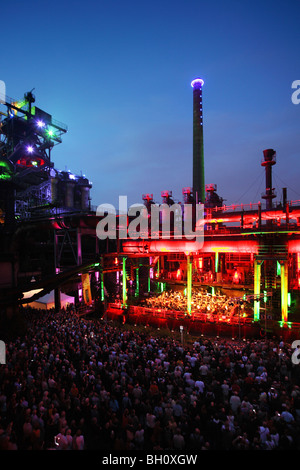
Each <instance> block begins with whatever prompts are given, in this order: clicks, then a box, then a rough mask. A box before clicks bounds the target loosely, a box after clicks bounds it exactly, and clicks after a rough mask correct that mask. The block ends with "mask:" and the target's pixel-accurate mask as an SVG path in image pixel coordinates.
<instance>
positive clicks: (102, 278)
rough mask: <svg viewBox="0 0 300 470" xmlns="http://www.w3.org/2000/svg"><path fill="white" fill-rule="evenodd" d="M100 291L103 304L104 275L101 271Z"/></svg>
mask: <svg viewBox="0 0 300 470" xmlns="http://www.w3.org/2000/svg"><path fill="white" fill-rule="evenodd" d="M100 290H101V302H103V301H104V274H103V271H102V270H101V272H100Z"/></svg>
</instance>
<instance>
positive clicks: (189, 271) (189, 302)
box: [186, 255, 193, 315]
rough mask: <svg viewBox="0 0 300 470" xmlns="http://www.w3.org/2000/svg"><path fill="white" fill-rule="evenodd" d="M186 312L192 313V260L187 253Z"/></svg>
mask: <svg viewBox="0 0 300 470" xmlns="http://www.w3.org/2000/svg"><path fill="white" fill-rule="evenodd" d="M186 265H187V286H186V287H187V314H188V315H191V313H192V268H193V261H192V257H191V256H190V255H187V262H186Z"/></svg>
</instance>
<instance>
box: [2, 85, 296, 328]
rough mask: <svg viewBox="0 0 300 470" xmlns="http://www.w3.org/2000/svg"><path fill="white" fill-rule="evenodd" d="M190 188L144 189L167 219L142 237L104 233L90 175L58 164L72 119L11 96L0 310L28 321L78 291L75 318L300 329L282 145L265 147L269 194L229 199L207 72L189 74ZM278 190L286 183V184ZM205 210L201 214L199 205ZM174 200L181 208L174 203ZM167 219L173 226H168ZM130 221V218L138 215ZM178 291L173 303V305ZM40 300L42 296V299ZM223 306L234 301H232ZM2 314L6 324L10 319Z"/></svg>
mask: <svg viewBox="0 0 300 470" xmlns="http://www.w3.org/2000/svg"><path fill="white" fill-rule="evenodd" d="M191 88H192V100H191V103H192V106H191V108H192V112H191V124H192V126H193V155H192V159H193V175H192V179H191V180H192V186H191V187H183V188H182V202H181V203H180V204H175V202H174V199H173V197H172V190H171V188H170V189H166V188H162V191H161V195H160V197H161V201H159V202H157V201H156V200H155V198H154V197H153V194H143V195H140V196H139V198H140V199H141V207H142V206H144V207H145V208H147V210H148V213H149V214H150V210H149V209H150V208H151V206H154V205H156V206H157V205H159V206H160V205H162V206H163V208H164V210H165V212H164V210H162V211H161V213H160V217H159V228H158V231H157V232H156V234H155V236H153V233H151V215H150V217H149V219H148V233H144V232H143V233H142V232H141V234H140V237H139V238H135V239H133V238H130V236H126V237H124V236H120V234H121V231H122V233H124V217H122V216H121V215H120V214H117V217H116V233H117V236H116V238H110V237H109V234H108V235H107V237H106V239H105V238H102V239H100V238H99V237H98V236H97V225H98V224H99V222H100V221H101V220H102V221H103V220H104V219H105V217H106V214H103V213H102V214H99V212H97V208H96V207H95V206H93V205H92V204H91V197H90V190H91V187H92V184H91V182H90V181H89V179H88V178H87V177H86V176H84V175H76V174H74V173H72V172H71V171H69V170H67V169H65V170H61V169H57V168H56V166H55V162H54V160H53V158H52V153H53V150H54V147H55V146H56V145H58V144H61V143H62V141H63V136H64V134H65V133H66V132H67V131H68V129H67V126H66V125H65V124H63V123H60V122H58V121H56V120H55V119H54V118H53V117H52V115H51V114H49V113H48V112H45V111H44V110H42V109H40V108H38V107H37V106H35V96H34V95H33V92H32V91H31V92H28V93H25V95H24V99H23V100H20V101H16V100H13V99H11V98H8V97H7V96H6V97H4V98H3V99H2V101H1V103H2V104H1V121H0V217H1V225H0V237H1V252H0V266H1V269H0V309H1V318H2V320H3V319H4V320H5V321H8V319H11V318H19V312H20V309H21V307H22V306H24V305H33V304H34V305H38V304H39V302H40V300H41V299H42V298H43V297H45V296H47V295H49V294H50V293H51V294H53V305H52V307H53V308H55V309H60V308H61V305H62V301H63V296H68V297H69V298H70V299H72V303H73V305H74V310H75V311H76V313H77V314H78V315H81V314H88V313H93V314H95V315H98V316H105V318H108V319H109V318H111V319H119V320H120V321H122V322H124V321H128V322H133V323H141V324H153V325H155V326H157V327H161V326H165V327H167V328H170V329H173V328H179V327H182V328H183V327H184V328H185V329H186V330H190V331H200V332H201V333H203V334H204V333H207V334H215V335H219V334H226V335H232V336H237V335H239V336H242V337H248V336H255V335H258V334H259V335H266V334H269V333H271V334H276V335H278V336H286V337H296V336H297V335H298V332H299V328H300V322H299V318H298V317H299V292H300V201H291V200H289V199H288V195H287V188H279V191H280V193H279V202H275V201H274V199H275V198H276V190H275V188H274V187H273V180H272V169H273V166H274V165H275V164H276V158H277V157H276V149H273V148H271V146H272V143H270V148H268V149H258V154H260V155H261V160H260V161H258V162H257V165H261V166H262V167H263V168H264V169H265V191H264V192H263V194H261V200H259V201H253V202H250V203H249V202H247V201H245V202H244V203H241V204H239V205H225V204H224V199H223V197H222V196H220V195H219V194H218V192H217V183H216V182H206V181H205V154H204V119H203V102H202V92H203V88H204V81H203V80H202V79H201V78H195V79H194V80H193V81H192V83H191ZM277 191H278V188H277ZM175 206H176V210H177V211H178V206H179V208H180V211H181V213H180V216H181V217H182V220H183V221H184V220H185V219H186V218H187V216H188V214H187V213H186V212H187V208H188V209H190V210H189V211H188V212H189V213H190V214H192V223H193V229H194V231H195V232H194V233H195V234H197V231H198V230H202V232H201V233H203V243H201V246H200V245H199V243H198V242H197V240H195V239H190V238H187V237H181V238H180V239H179V238H178V237H177V236H176V233H175V221H176V214H177V215H178V212H177V213H176V210H175ZM199 206H201V207H202V208H203V220H202V221H201V222H202V223H201V224H200V225H201V227H200V226H199V220H197V217H196V216H195V214H196V213H197V208H198V207H199ZM173 209H174V210H173ZM164 216H167V217H169V221H170V231H169V232H168V234H166V233H165V232H164V224H163V222H164ZM130 217H131V216H130V215H129V216H127V219H126V223H127V224H126V227H128V221H130ZM175 300H176V302H175ZM40 306H41V308H44V307H42V303H41V302H40ZM225 307H226V308H225ZM5 321H4V323H5Z"/></svg>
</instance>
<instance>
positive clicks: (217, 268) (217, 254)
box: [215, 251, 219, 273]
mask: <svg viewBox="0 0 300 470" xmlns="http://www.w3.org/2000/svg"><path fill="white" fill-rule="evenodd" d="M215 272H216V273H218V272H219V252H218V251H216V253H215Z"/></svg>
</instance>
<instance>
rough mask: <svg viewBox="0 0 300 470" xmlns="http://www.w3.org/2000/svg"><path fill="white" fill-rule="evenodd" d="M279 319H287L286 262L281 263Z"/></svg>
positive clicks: (285, 320)
mask: <svg viewBox="0 0 300 470" xmlns="http://www.w3.org/2000/svg"><path fill="white" fill-rule="evenodd" d="M281 321H283V322H284V323H286V322H287V321H288V263H287V261H283V262H282V264H281Z"/></svg>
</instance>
